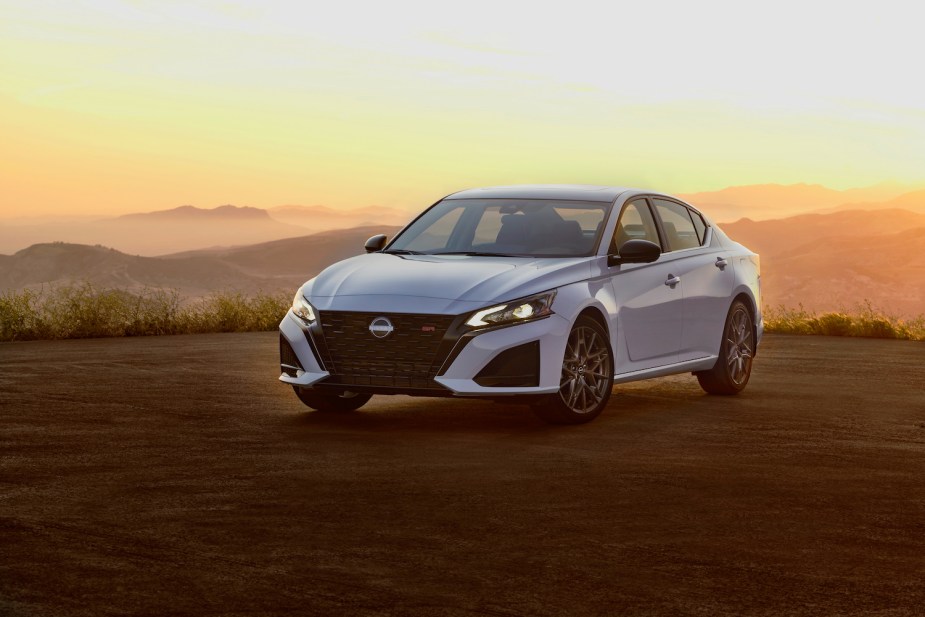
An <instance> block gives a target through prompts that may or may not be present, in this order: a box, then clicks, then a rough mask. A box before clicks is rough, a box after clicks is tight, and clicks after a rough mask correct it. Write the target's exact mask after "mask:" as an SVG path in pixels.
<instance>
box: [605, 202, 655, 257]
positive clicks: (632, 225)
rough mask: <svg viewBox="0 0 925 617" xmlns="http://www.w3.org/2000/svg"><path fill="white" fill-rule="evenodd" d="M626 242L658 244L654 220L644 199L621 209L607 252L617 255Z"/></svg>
mask: <svg viewBox="0 0 925 617" xmlns="http://www.w3.org/2000/svg"><path fill="white" fill-rule="evenodd" d="M627 240H648V241H649V242H652V243H654V244H658V229H657V228H656V227H655V219H654V218H653V217H652V212H651V210H649V205H648V204H647V203H646V200H645V199H637V200H636V201H631V202H630V203H628V204H626V205H625V206H624V207H623V212H621V213H620V220H619V221H617V228H616V229H615V230H614V233H613V239H612V240H611V242H610V250H609V251H608V252H609V253H610V254H611V255H618V254H619V253H620V247H621V246H623V244H624V243H625V242H626V241H627Z"/></svg>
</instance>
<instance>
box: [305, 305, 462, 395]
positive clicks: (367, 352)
mask: <svg viewBox="0 0 925 617" xmlns="http://www.w3.org/2000/svg"><path fill="white" fill-rule="evenodd" d="M377 317H386V318H388V319H389V321H391V322H392V326H393V328H394V330H393V331H392V332H391V334H389V335H388V336H386V337H383V338H376V337H375V336H373V334H372V333H371V332H370V331H369V325H370V323H372V321H373V320H374V319H376V318H377ZM319 319H320V320H321V331H322V336H323V339H324V343H325V345H319V352H320V355H321V360H322V362H323V363H324V365H325V368H326V369H327V370H328V371H329V372H330V373H331V378H330V379H329V380H328V381H329V382H336V383H339V384H344V385H356V386H383V387H389V388H437V387H439V386H438V384H436V383H435V382H434V381H433V379H434V376H435V375H436V374H437V371H439V370H440V366H441V365H442V364H443V361H444V360H445V359H446V354H447V353H448V350H446V351H441V343H442V342H443V338H444V335H445V334H446V332H447V330H448V329H449V327H450V325H451V324H452V322H453V319H454V318H453V317H452V316H448V315H411V314H401V313H385V314H383V313H355V312H342V311H325V312H321V314H320V315H319Z"/></svg>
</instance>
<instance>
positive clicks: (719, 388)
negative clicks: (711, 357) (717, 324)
mask: <svg viewBox="0 0 925 617" xmlns="http://www.w3.org/2000/svg"><path fill="white" fill-rule="evenodd" d="M754 357H755V325H754V320H753V319H752V313H751V311H750V310H749V309H748V307H747V306H746V305H745V303H744V302H742V301H741V300H736V301H735V302H733V303H732V306H731V307H729V313H728V314H727V315H726V325H725V326H723V338H722V340H721V342H720V347H719V357H718V358H717V359H716V364H714V365H713V368H712V369H710V370H709V371H698V372H696V373H694V374H695V375H697V381H699V382H700V387H701V388H703V390H704V392H706V393H707V394H724V395H729V394H738V393H739V392H741V391H742V390H744V389H745V386H746V385H748V379H749V377H751V374H752V361H753V359H754Z"/></svg>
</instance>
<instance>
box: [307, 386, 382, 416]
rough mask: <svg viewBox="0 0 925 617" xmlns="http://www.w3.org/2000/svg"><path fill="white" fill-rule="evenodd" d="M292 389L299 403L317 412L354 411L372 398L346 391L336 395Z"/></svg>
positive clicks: (370, 395)
mask: <svg viewBox="0 0 925 617" xmlns="http://www.w3.org/2000/svg"><path fill="white" fill-rule="evenodd" d="M292 389H293V390H295V394H296V396H298V397H299V400H300V401H302V402H303V403H305V404H306V405H307V406H309V407H311V408H312V409H316V410H318V411H356V410H357V409H359V408H360V407H362V406H363V405H365V404H366V403H367V402H369V399H371V398H372V397H373V395H372V394H362V393H360V392H350V391H348V390H345V391H344V392H341V393H340V394H337V393H331V392H319V391H317V390H304V389H302V388H299V387H298V386H293V387H292Z"/></svg>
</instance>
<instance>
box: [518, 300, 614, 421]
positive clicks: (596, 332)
mask: <svg viewBox="0 0 925 617" xmlns="http://www.w3.org/2000/svg"><path fill="white" fill-rule="evenodd" d="M611 390H613V354H612V353H611V351H610V343H609V341H608V339H607V332H606V331H605V330H604V328H603V327H602V326H601V324H599V323H598V322H596V321H595V320H593V319H591V318H590V317H586V316H584V315H583V316H581V317H579V318H578V319H577V320H576V321H575V325H574V326H573V327H572V331H571V332H570V333H569V337H568V343H567V344H566V346H565V356H564V357H563V358H562V377H561V379H560V381H559V391H558V392H557V393H555V394H549V395H546V396H543V397H540V399H539V400H538V401H537V402H536V403H535V404H534V407H533V410H534V412H535V413H536V415H538V416H539V417H540V418H542V419H543V420H545V421H547V422H550V423H552V424H581V423H583V422H590V421H591V420H593V419H594V418H596V417H597V416H598V415H599V414H600V413H601V411H603V410H604V407H606V406H607V401H608V400H609V399H610V392H611Z"/></svg>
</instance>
